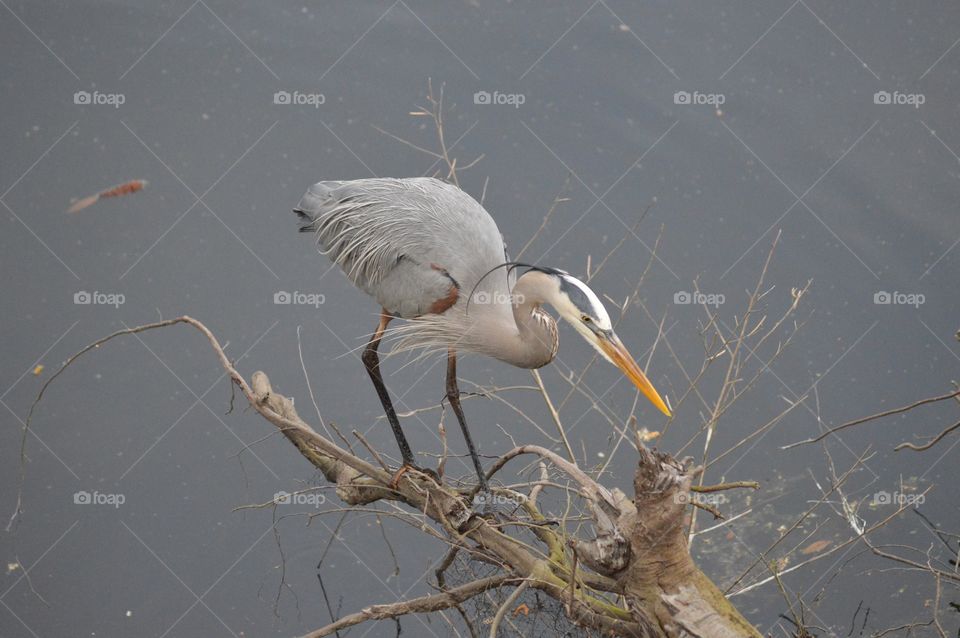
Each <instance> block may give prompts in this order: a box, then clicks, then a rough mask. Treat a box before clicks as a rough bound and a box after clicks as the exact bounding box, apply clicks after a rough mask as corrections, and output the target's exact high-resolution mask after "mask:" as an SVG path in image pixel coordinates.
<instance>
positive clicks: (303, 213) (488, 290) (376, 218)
mask: <svg viewBox="0 0 960 638" xmlns="http://www.w3.org/2000/svg"><path fill="white" fill-rule="evenodd" d="M294 211H295V212H296V213H297V214H298V215H299V216H300V218H301V220H302V222H303V225H302V226H301V229H300V230H301V231H302V232H310V233H314V234H315V235H316V239H317V243H318V245H319V247H320V251H321V252H322V253H323V254H325V255H327V256H328V257H329V258H330V259H331V260H332V261H334V262H335V263H336V264H337V265H339V266H340V268H341V269H342V270H343V271H344V273H346V275H347V277H348V278H349V279H350V281H351V282H353V284H354V285H356V286H357V287H359V288H361V289H362V290H364V291H365V292H366V293H367V294H369V295H371V296H372V297H374V298H375V299H376V300H377V302H378V303H379V304H380V305H381V306H382V307H383V308H384V309H385V310H386V311H387V312H388V313H390V314H393V315H395V316H398V317H402V318H404V319H409V320H410V321H409V322H407V323H405V324H401V325H397V326H395V327H392V328H390V329H389V331H388V334H387V337H388V338H391V337H392V338H393V345H394V348H393V352H402V351H409V350H421V351H422V354H429V353H431V352H435V351H446V349H447V348H448V347H455V348H456V349H457V350H460V351H465V352H476V353H480V354H485V355H489V356H493V357H496V358H499V359H503V360H508V361H511V362H512V363H514V364H515V365H520V366H522V367H538V366H540V365H543V364H545V363H547V362H549V361H550V360H551V359H552V358H553V355H554V354H555V352H556V323H555V322H554V321H553V319H552V318H551V317H549V315H547V314H546V313H545V312H543V311H542V310H540V309H539V307H538V308H535V309H532V310H534V311H535V314H534V316H533V320H534V321H535V322H536V324H538V325H539V326H540V328H541V330H540V332H542V333H543V334H542V338H541V339H540V342H541V343H540V346H541V347H540V348H539V349H537V348H531V347H527V348H526V349H525V350H524V351H523V352H515V353H513V357H512V360H511V353H509V352H505V349H504V346H506V345H507V344H506V343H505V342H504V341H503V339H501V338H500V337H501V336H502V335H515V336H518V328H517V323H516V319H515V316H514V310H513V304H512V303H511V289H512V287H513V284H514V282H515V277H513V276H512V275H511V274H510V272H509V271H508V270H507V269H506V268H503V269H499V270H495V271H494V272H492V273H490V274H488V275H487V273H488V272H489V271H490V270H491V269H493V268H495V267H496V266H498V265H501V264H503V263H504V262H505V261H506V254H505V249H504V244H503V237H502V236H501V234H500V230H499V229H498V228H497V225H496V222H494V220H493V218H491V217H490V215H489V213H487V211H486V210H484V208H483V206H481V205H480V204H479V203H478V202H477V201H476V200H475V199H473V198H472V197H470V196H469V195H468V194H467V193H465V192H463V191H462V190H460V189H459V188H457V187H456V186H453V185H451V184H447V183H445V182H442V181H440V180H437V179H433V178H427V177H421V178H408V179H386V178H376V179H362V180H353V181H329V182H319V183H317V184H314V185H313V186H311V187H310V189H309V190H308V191H307V193H306V194H305V195H304V196H303V198H302V199H301V201H300V203H299V205H298V206H297V207H296V208H295V209H294ZM484 275H487V276H486V277H484ZM451 286H453V287H454V288H455V292H456V294H457V298H456V302H455V304H454V305H453V306H452V307H450V308H449V309H446V310H445V311H444V312H442V313H431V312H430V309H431V307H432V306H433V305H434V304H437V303H439V302H440V300H442V299H444V298H446V297H447V296H448V295H450V294H451V291H452V289H451ZM471 291H473V297H472V298H471V303H470V307H469V314H468V310H467V303H466V301H467V297H468V295H470V293H471ZM441 305H442V304H441ZM528 314H529V313H528ZM534 350H536V351H534ZM524 356H526V357H527V359H526V360H524V359H523V358H522V357H524Z"/></svg>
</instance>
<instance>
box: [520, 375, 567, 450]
mask: <svg viewBox="0 0 960 638" xmlns="http://www.w3.org/2000/svg"><path fill="white" fill-rule="evenodd" d="M530 374H532V375H533V379H534V380H535V381H536V382H537V387H538V388H540V394H541V395H543V400H544V401H545V402H546V404H547V409H548V410H550V416H551V417H553V422H554V423H555V424H556V426H557V431H558V432H560V440H561V441H563V446H564V447H565V448H567V454H568V455H569V456H570V460H571V461H572V462H574V463H576V458H575V457H574V455H573V448H572V447H570V441H568V440H567V433H566V431H565V430H564V429H563V423H562V422H561V421H560V414H558V413H557V409H556V408H555V407H553V401H551V400H550V395H549V394H547V389H546V388H545V387H544V386H543V379H541V378H540V371H539V370H531V371H530Z"/></svg>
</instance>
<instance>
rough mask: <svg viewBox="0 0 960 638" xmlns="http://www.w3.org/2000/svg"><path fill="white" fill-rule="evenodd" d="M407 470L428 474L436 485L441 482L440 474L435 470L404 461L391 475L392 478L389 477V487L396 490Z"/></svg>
mask: <svg viewBox="0 0 960 638" xmlns="http://www.w3.org/2000/svg"><path fill="white" fill-rule="evenodd" d="M407 472H416V473H418V474H423V475H426V476H429V477H430V478H431V479H432V480H433V482H434V483H436V484H437V485H440V484H441V481H440V475H438V474H437V473H436V472H434V471H433V470H431V469H430V468H427V467H420V466H418V465H414V464H412V463H404V464H403V465H401V466H400V468H399V469H398V470H397V471H396V473H395V474H394V475H393V478H391V479H390V483H389V486H390V489H392V490H396V489H397V487H398V486H399V485H400V479H401V478H403V475H404V474H406V473H407Z"/></svg>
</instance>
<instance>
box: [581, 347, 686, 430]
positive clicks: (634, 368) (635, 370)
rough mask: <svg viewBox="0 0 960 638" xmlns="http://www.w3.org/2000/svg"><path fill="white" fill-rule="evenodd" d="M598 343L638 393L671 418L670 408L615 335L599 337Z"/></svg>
mask: <svg viewBox="0 0 960 638" xmlns="http://www.w3.org/2000/svg"><path fill="white" fill-rule="evenodd" d="M598 341H599V344H600V347H601V348H602V349H603V352H605V353H606V355H607V356H608V357H609V358H610V361H612V362H613V364H614V365H615V366H617V367H618V368H620V369H621V370H622V371H623V373H624V374H625V375H627V378H628V379H630V380H631V381H632V382H633V385H635V386H637V388H639V390H640V392H643V395H644V396H645V397H647V398H648V399H650V402H651V403H653V404H654V405H655V406H657V408H658V409H659V410H660V411H661V412H663V413H664V414H666V415H667V416H673V415H672V414H671V413H670V408H668V407H667V404H666V403H664V401H663V399H661V398H660V395H659V394H658V393H657V390H656V389H655V388H654V387H653V384H652V383H650V380H649V379H648V378H647V375H645V374H644V373H643V370H641V369H640V366H638V365H637V362H636V361H634V360H633V357H631V356H630V353H629V352H628V351H627V348H626V346H624V345H623V342H621V341H620V339H619V338H618V337H617V336H616V335H612V336H611V337H610V338H609V339H607V338H602V337H601V338H599V339H598Z"/></svg>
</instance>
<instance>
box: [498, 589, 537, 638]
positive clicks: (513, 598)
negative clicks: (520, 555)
mask: <svg viewBox="0 0 960 638" xmlns="http://www.w3.org/2000/svg"><path fill="white" fill-rule="evenodd" d="M529 584H530V581H528V580H525V581H523V582H522V583H520V584H519V585H518V586H517V588H516V589H514V590H513V591H512V592H510V595H509V596H507V599H506V600H505V601H503V604H502V605H500V609H498V610H497V615H496V616H494V617H493V622H492V623H491V624H490V638H497V631H499V630H500V623H501V622H503V617H504V616H505V615H506V613H507V610H509V609H510V607H511V606H513V603H515V602H517V599H518V598H520V595H521V594H523V590H525V589H526V588H527V585H529Z"/></svg>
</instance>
